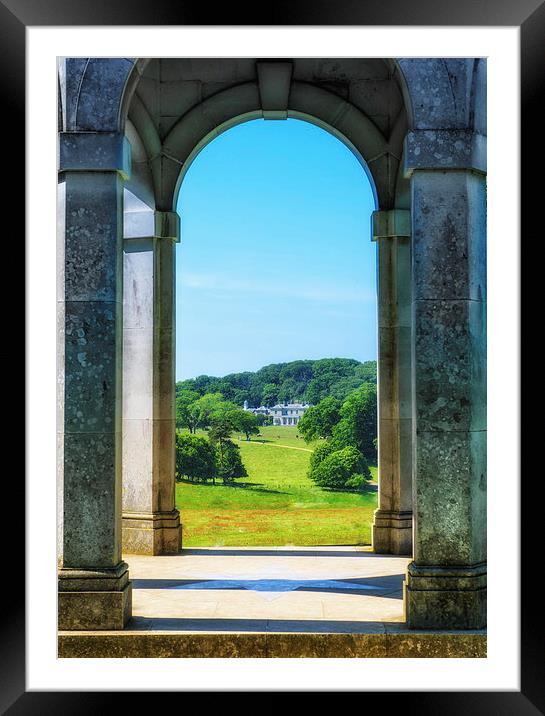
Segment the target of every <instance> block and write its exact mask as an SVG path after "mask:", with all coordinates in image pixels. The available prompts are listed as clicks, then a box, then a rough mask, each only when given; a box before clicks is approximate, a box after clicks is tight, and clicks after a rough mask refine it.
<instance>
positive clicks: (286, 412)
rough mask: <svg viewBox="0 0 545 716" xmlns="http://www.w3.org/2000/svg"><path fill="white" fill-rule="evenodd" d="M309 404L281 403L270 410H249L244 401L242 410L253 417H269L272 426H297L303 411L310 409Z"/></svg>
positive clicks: (261, 408) (262, 408)
mask: <svg viewBox="0 0 545 716" xmlns="http://www.w3.org/2000/svg"><path fill="white" fill-rule="evenodd" d="M310 407H311V406H310V404H309V403H281V404H279V405H273V406H272V408H265V407H264V406H260V407H259V408H249V407H248V401H247V400H245V401H244V410H249V411H250V412H252V413H254V414H255V415H271V416H272V419H273V425H297V423H298V422H299V420H300V419H301V417H302V415H303V414H304V412H305V410H307V409H308V408H310Z"/></svg>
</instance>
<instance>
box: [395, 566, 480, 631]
mask: <svg viewBox="0 0 545 716" xmlns="http://www.w3.org/2000/svg"><path fill="white" fill-rule="evenodd" d="M403 587H404V589H403V597H404V610H405V619H406V621H407V623H408V624H410V626H411V627H412V628H413V629H438V628H444V629H482V628H484V627H485V626H486V564H480V565H477V566H475V567H469V568H466V569H463V568H451V569H449V568H445V567H435V568H430V567H419V566H418V565H416V564H410V565H409V567H408V569H407V580H406V582H405V583H404V585H403Z"/></svg>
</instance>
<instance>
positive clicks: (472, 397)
mask: <svg viewBox="0 0 545 716" xmlns="http://www.w3.org/2000/svg"><path fill="white" fill-rule="evenodd" d="M430 161H431V160H430ZM432 168H433V167H432ZM411 182H412V196H413V288H414V293H413V348H414V350H413V355H414V367H413V371H414V378H413V385H414V408H413V410H414V436H415V443H414V447H413V460H414V463H413V469H414V495H415V500H414V563H412V564H411V565H410V566H409V569H408V573H407V583H406V587H405V609H406V617H407V619H408V623H409V625H410V626H411V627H413V628H428V629H429V628H446V627H450V628H458V629H467V628H480V627H482V626H484V624H485V623H486V280H485V279H486V267H485V264H486V260H485V242H486V223H485V222H486V207H485V184H484V179H483V177H482V176H480V175H476V174H474V173H472V172H466V171H450V172H437V171H424V170H419V171H415V173H414V174H413V177H412V179H411ZM477 565H478V567H477ZM453 569H454V572H453V571H452V570H453ZM476 571H477V572H478V577H477V578H473V576H471V577H468V574H469V575H474V574H475V573H476ZM466 573H467V574H466ZM468 579H469V581H468Z"/></svg>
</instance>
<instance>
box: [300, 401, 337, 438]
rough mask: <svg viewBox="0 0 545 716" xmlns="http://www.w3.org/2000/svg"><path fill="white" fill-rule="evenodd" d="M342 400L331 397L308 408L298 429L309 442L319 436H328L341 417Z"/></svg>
mask: <svg viewBox="0 0 545 716" xmlns="http://www.w3.org/2000/svg"><path fill="white" fill-rule="evenodd" d="M340 408H341V402H340V401H339V400H336V399H335V398H332V397H329V398H324V399H323V400H321V401H320V402H319V403H318V405H314V406H312V407H311V408H308V409H307V410H306V411H305V413H304V415H303V417H302V418H301V420H299V424H298V429H299V432H300V433H301V435H302V436H303V437H304V439H305V440H306V441H307V442H310V441H311V440H317V439H318V438H328V437H330V436H331V434H332V432H333V428H334V427H335V425H336V424H337V423H338V422H339V420H340V419H341V415H340Z"/></svg>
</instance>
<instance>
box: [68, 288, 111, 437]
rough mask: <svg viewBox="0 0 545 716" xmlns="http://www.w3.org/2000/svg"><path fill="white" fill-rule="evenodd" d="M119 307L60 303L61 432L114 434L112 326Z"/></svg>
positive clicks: (107, 303) (92, 303) (87, 302)
mask: <svg viewBox="0 0 545 716" xmlns="http://www.w3.org/2000/svg"><path fill="white" fill-rule="evenodd" d="M120 317H121V306H120V305H119V304H117V303H115V302H108V301H66V302H65V303H64V304H63V306H62V310H61V312H60V314H59V319H60V320H61V321H62V322H63V324H64V325H63V326H62V336H63V338H64V362H63V365H62V371H63V386H62V388H63V396H62V397H63V398H64V401H63V404H64V430H65V431H66V432H70V433H98V432H104V433H111V432H115V431H116V430H119V429H120V407H121V405H120V395H119V393H118V392H116V388H117V384H118V380H119V377H120V356H119V355H118V338H117V326H118V322H119V320H120Z"/></svg>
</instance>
